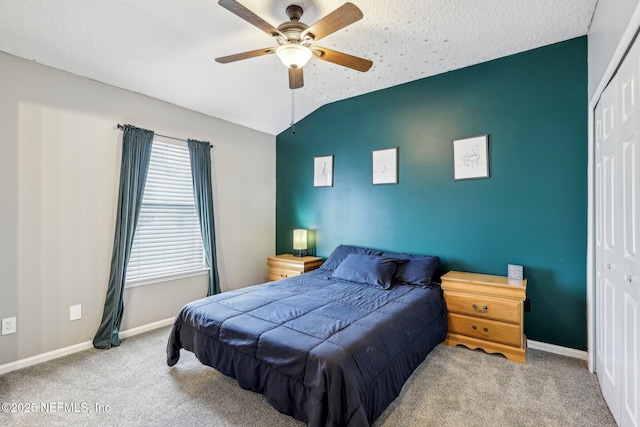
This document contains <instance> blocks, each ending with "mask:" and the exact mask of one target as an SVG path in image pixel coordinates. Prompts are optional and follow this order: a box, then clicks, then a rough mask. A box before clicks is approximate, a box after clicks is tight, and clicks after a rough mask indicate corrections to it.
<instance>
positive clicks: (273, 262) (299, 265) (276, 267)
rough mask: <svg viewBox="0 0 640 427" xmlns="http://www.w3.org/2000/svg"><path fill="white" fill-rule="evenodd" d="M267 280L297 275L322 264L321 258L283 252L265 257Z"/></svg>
mask: <svg viewBox="0 0 640 427" xmlns="http://www.w3.org/2000/svg"><path fill="white" fill-rule="evenodd" d="M267 265H268V266H269V281H273V280H281V279H286V278H287V277H293V276H299V275H301V274H302V273H306V272H308V271H311V270H315V269H316V268H318V267H320V266H321V265H322V258H319V257H315V256H293V255H291V254H283V255H276V256H270V257H267Z"/></svg>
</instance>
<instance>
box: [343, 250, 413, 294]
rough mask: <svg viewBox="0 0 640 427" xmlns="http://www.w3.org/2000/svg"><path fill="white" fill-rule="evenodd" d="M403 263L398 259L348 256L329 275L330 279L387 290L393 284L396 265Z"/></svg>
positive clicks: (361, 255)
mask: <svg viewBox="0 0 640 427" xmlns="http://www.w3.org/2000/svg"><path fill="white" fill-rule="evenodd" d="M403 262H406V261H405V260H403V259H398V258H384V257H380V256H373V255H365V254H349V255H347V257H346V258H345V259H344V261H342V262H341V263H340V265H339V266H338V267H337V268H336V269H335V271H334V272H333V273H332V274H331V277H332V278H334V279H339V280H346V281H349V282H357V283H362V284H365V285H371V286H375V287H377V288H382V289H389V288H390V287H391V284H392V283H393V275H394V273H395V272H396V270H397V269H398V264H400V263H403Z"/></svg>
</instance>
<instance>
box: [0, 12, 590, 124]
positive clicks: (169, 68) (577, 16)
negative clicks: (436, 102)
mask: <svg viewBox="0 0 640 427" xmlns="http://www.w3.org/2000/svg"><path fill="white" fill-rule="evenodd" d="M238 1H239V2H240V3H241V4H242V5H244V6H245V7H246V8H248V9H249V10H251V11H252V12H254V13H255V14H257V15H258V16H260V17H261V18H262V19H264V20H265V21H267V22H268V23H270V24H271V25H273V26H274V27H277V26H278V25H279V24H280V23H282V22H285V21H287V20H288V18H287V15H286V14H285V9H286V7H287V6H288V5H290V4H297V5H299V6H301V7H302V8H303V9H304V15H303V16H302V18H301V21H302V22H304V23H306V24H308V25H311V24H313V23H314V22H316V21H317V20H319V19H320V18H322V17H323V16H325V15H326V14H328V13H330V12H331V11H333V10H334V9H336V8H337V7H339V6H341V5H342V4H344V1H343V0H298V1H296V0H238ZM596 2H597V0H562V1H558V0H535V1H532V0H508V1H504V0H422V1H409V0H395V1H380V0H352V3H354V4H355V5H356V6H358V7H359V8H360V9H361V10H362V12H363V13H364V18H363V19H362V20H360V21H358V22H356V23H354V24H352V25H350V26H348V27H346V28H344V29H342V30H340V31H337V32H336V33H333V34H331V35H329V36H327V37H326V38H324V39H322V40H321V41H320V42H318V45H320V46H324V47H327V48H330V49H334V50H338V51H340V52H344V53H348V54H351V55H355V56H359V57H363V58H367V59H370V60H372V61H373V67H372V68H371V69H370V70H369V71H368V72H366V73H361V72H358V71H354V70H351V69H348V68H344V67H341V66H339V65H334V64H331V63H329V62H325V61H320V60H318V59H312V60H311V61H310V62H309V63H308V64H307V65H306V66H305V67H304V78H305V81H304V87H303V88H301V89H296V90H295V91H294V93H295V111H294V118H295V121H297V120H299V119H301V118H303V117H304V116H306V115H308V114H309V113H311V112H313V111H314V110H316V109H318V108H320V107H321V106H323V105H325V104H328V103H331V102H335V101H339V100H341V99H345V98H350V97H353V96H357V95H361V94H364V93H367V92H372V91H375V90H379V89H384V88H387V87H390V86H395V85H398V84H402V83H406V82H409V81H412V80H416V79H421V78H424V77H428V76H432V75H435V74H440V73H443V72H447V71H450V70H454V69H458V68H462V67H466V66H469V65H473V64H477V63H480V62H485V61H489V60H492V59H495V58H499V57H503V56H507V55H511V54H514V53H517V52H522V51H526V50H530V49H534V48H537V47H540V46H544V45H548V44H552V43H556V42H560V41H563V40H568V39H571V38H575V37H579V36H583V35H585V34H587V32H588V29H589V25H590V23H591V18H592V16H593V12H594V9H595V6H596ZM275 46H277V44H276V42H275V40H274V39H272V38H271V37H269V36H268V35H267V34H265V33H264V32H262V31H261V30H259V29H257V28H256V27H253V26H252V25H250V24H249V23H248V22H246V21H244V20H242V19H240V18H239V17H238V16H236V15H234V14H232V13H230V12H229V11H227V10H225V9H224V8H222V7H220V6H219V5H218V4H217V1H216V0H180V1H176V0H136V1H131V0H109V1H104V0H56V1H50V0H6V1H3V2H2V3H1V4H0V51H4V52H7V53H9V54H12V55H15V56H19V57H22V58H25V59H28V60H32V61H35V62H38V63H41V64H44V65H48V66H50V67H53V68H57V69H60V70H64V71H68V72H70V73H73V74H76V75H79V76H83V77H87V78H90V79H93V80H97V81H100V82H103V83H106V84H109V85H112V86H116V87H120V88H123V89H127V90H130V91H133V92H137V93H141V94H144V95H147V96H150V97H153V98H157V99H160V100H163V101H167V102H170V103H172V104H175V105H179V106H181V107H185V108H188V109H190V110H194V111H198V112H201V113H204V114H207V115H209V116H213V117H218V118H221V119H224V120H227V121H230V122H233V123H237V124H240V125H243V126H247V127H249V128H253V129H257V130H260V131H263V132H266V133H269V134H272V135H276V134H278V133H280V132H282V131H283V130H286V129H287V128H288V127H289V125H290V123H291V120H292V91H291V90H290V89H289V81H288V75H287V69H286V68H285V67H284V66H283V65H282V64H281V63H280V61H279V59H278V58H277V57H276V55H267V56H262V57H257V58H251V59H247V60H243V61H239V62H234V63H230V64H219V63H217V62H215V61H214V59H215V58H216V57H220V56H226V55H231V54H235V53H240V52H246V51H251V50H256V49H260V48H266V47H275ZM0 72H1V70H0ZM585 90H586V88H585Z"/></svg>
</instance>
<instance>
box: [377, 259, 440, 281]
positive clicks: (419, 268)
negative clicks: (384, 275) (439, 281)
mask: <svg viewBox="0 0 640 427" xmlns="http://www.w3.org/2000/svg"><path fill="white" fill-rule="evenodd" d="M382 256H385V257H388V258H397V259H405V260H407V262H406V263H405V264H401V265H399V266H398V270H397V271H396V274H395V277H394V282H395V283H401V284H403V285H417V286H431V281H432V280H433V276H434V275H435V272H436V270H437V269H438V267H439V266H440V258H438V257H437V256H429V255H411V254H399V253H393V252H384V253H383V254H382Z"/></svg>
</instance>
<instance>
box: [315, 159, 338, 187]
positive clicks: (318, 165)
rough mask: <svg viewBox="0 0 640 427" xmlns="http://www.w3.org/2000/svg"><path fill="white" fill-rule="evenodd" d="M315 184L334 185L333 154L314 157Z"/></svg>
mask: <svg viewBox="0 0 640 427" xmlns="http://www.w3.org/2000/svg"><path fill="white" fill-rule="evenodd" d="M313 186H314V187H333V156H322V157H314V158H313Z"/></svg>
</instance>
